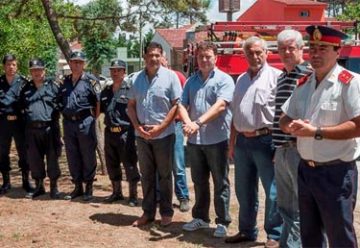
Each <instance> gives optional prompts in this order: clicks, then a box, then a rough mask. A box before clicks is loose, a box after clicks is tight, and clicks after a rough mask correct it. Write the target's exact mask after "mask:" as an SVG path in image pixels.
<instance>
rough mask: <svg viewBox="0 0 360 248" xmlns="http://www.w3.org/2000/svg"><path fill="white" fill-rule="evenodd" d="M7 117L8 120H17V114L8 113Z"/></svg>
mask: <svg viewBox="0 0 360 248" xmlns="http://www.w3.org/2000/svg"><path fill="white" fill-rule="evenodd" d="M6 119H7V120H8V121H16V120H17V116H16V115H8V116H6Z"/></svg>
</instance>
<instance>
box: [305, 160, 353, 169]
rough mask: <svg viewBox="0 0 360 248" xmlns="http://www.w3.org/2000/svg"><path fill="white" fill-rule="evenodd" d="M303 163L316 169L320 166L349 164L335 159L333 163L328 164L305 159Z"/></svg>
mask: <svg viewBox="0 0 360 248" xmlns="http://www.w3.org/2000/svg"><path fill="white" fill-rule="evenodd" d="M303 161H304V162H305V164H306V165H308V166H310V167H314V168H315V167H319V166H329V165H336V164H340V163H347V162H345V161H342V160H340V159H335V160H331V161H327V162H316V161H313V160H305V159H303Z"/></svg>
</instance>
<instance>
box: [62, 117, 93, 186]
mask: <svg viewBox="0 0 360 248" xmlns="http://www.w3.org/2000/svg"><path fill="white" fill-rule="evenodd" d="M64 141H65V151H66V157H67V160H68V164H69V170H70V175H71V177H72V179H73V181H74V182H75V183H80V182H92V181H93V180H94V177H95V172H96V153H95V149H96V144H97V141H96V133H95V119H94V118H93V117H92V116H89V117H87V118H85V119H84V120H83V121H69V120H66V119H64Z"/></svg>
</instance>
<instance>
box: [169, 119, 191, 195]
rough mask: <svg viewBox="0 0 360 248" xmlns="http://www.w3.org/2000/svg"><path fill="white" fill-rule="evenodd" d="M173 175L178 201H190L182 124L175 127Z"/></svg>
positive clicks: (178, 123)
mask: <svg viewBox="0 0 360 248" xmlns="http://www.w3.org/2000/svg"><path fill="white" fill-rule="evenodd" d="M173 175H174V181H175V182H174V185H175V195H176V197H177V199H178V200H183V199H189V189H188V186H187V181H186V168H185V155H184V134H183V130H182V122H181V121H179V122H177V123H176V125H175V147H174V164H173Z"/></svg>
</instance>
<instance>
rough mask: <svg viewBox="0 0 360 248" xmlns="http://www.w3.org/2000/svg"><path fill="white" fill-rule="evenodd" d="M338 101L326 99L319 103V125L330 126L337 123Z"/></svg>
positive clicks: (338, 113)
mask: <svg viewBox="0 0 360 248" xmlns="http://www.w3.org/2000/svg"><path fill="white" fill-rule="evenodd" d="M339 108H340V103H339V102H338V101H326V102H323V103H322V104H321V105H320V112H319V114H320V116H319V119H320V125H324V126H330V125H335V124H338V122H339V116H340V112H341V110H340V109H339Z"/></svg>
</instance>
